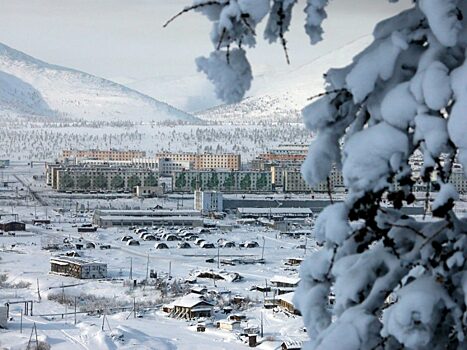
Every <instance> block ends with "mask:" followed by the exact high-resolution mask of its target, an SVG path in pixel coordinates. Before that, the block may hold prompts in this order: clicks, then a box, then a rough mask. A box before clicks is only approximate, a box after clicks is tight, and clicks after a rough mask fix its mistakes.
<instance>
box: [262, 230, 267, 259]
mask: <svg viewBox="0 0 467 350" xmlns="http://www.w3.org/2000/svg"><path fill="white" fill-rule="evenodd" d="M265 245H266V239H265V238H264V236H263V249H261V260H263V259H264V246H265Z"/></svg>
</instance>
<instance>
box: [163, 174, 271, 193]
mask: <svg viewBox="0 0 467 350" xmlns="http://www.w3.org/2000/svg"><path fill="white" fill-rule="evenodd" d="M172 178H173V180H172V181H173V191H174V192H192V191H194V190H202V191H204V190H213V191H221V192H271V191H272V183H271V172H269V171H261V172H259V171H258V172H255V171H195V170H192V171H179V172H174V174H173V177H172Z"/></svg>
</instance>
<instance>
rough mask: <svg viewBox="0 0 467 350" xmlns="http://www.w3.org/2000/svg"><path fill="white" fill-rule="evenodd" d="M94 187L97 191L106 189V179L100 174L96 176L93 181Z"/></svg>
mask: <svg viewBox="0 0 467 350" xmlns="http://www.w3.org/2000/svg"><path fill="white" fill-rule="evenodd" d="M94 187H95V188H98V189H102V190H104V189H106V188H107V178H106V177H105V176H104V175H102V174H99V175H97V176H96V178H95V179H94Z"/></svg>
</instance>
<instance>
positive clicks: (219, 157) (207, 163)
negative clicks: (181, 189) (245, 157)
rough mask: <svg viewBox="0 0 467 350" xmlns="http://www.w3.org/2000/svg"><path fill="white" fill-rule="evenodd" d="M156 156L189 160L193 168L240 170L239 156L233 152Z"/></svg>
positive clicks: (167, 153) (182, 160)
mask: <svg viewBox="0 0 467 350" xmlns="http://www.w3.org/2000/svg"><path fill="white" fill-rule="evenodd" d="M156 158H168V159H171V160H172V161H174V162H190V163H192V164H193V167H192V169H194V170H211V169H228V170H240V167H241V156H240V154H234V153H219V154H215V153H202V154H198V153H170V152H163V153H158V154H156Z"/></svg>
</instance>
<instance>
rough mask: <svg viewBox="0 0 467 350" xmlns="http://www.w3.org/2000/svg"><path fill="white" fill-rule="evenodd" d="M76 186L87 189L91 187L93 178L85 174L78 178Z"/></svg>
mask: <svg viewBox="0 0 467 350" xmlns="http://www.w3.org/2000/svg"><path fill="white" fill-rule="evenodd" d="M76 187H78V188H80V189H83V190H87V189H89V188H90V187H91V179H90V178H89V176H87V175H85V174H83V175H80V176H79V177H78V178H77V179H76Z"/></svg>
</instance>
